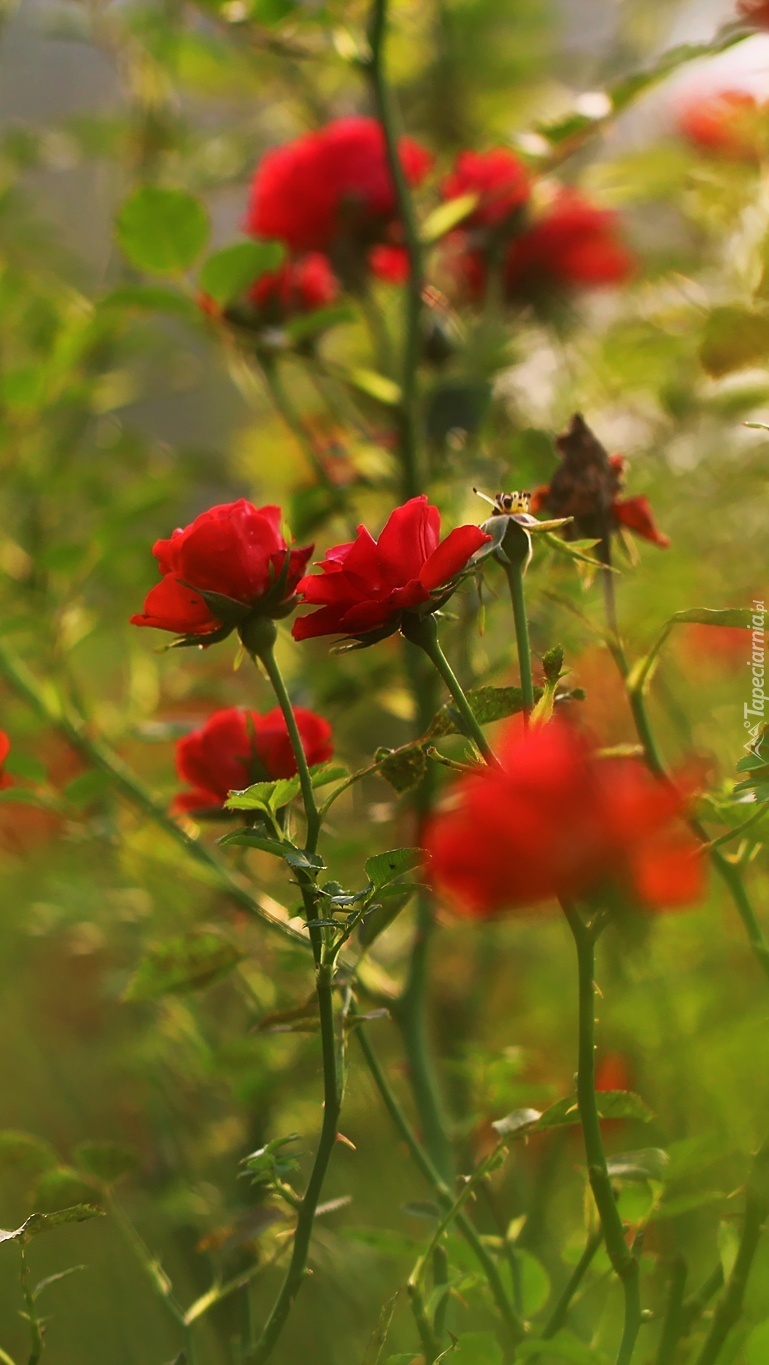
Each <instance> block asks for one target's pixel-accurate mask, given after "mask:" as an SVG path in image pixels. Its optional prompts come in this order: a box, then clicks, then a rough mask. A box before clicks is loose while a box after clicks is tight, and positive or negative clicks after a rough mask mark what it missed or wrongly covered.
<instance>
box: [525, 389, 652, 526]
mask: <svg viewBox="0 0 769 1365" xmlns="http://www.w3.org/2000/svg"><path fill="white" fill-rule="evenodd" d="M555 445H556V450H557V451H558V453H559V455H560V456H561V462H560V464H559V466H558V468H557V469H556V471H555V473H554V475H553V477H552V479H551V481H550V483H549V484H547V485H543V486H541V487H539V488H536V489H535V490H534V493H533V494H532V500H531V507H532V511H534V512H538V511H541V510H543V509H544V510H546V511H547V512H548V514H549V515H550V516H552V517H571V518H572V522H571V524H570V525H569V526H567V527H566V528H565V532H566V534H567V535H571V536H574V537H576V538H578V539H580V538H583V537H584V538H586V539H595V540H603V539H606V538H607V537H608V536H609V535H610V533H611V532H613V531H616V530H618V529H619V527H621V526H625V527H627V528H628V530H630V531H634V532H635V533H636V535H639V536H642V537H643V539H644V540H650V541H652V543H653V544H655V545H659V546H660V547H661V548H663V549H664V548H666V547H667V546H668V545H669V544H670V540H669V538H668V537H667V536H666V535H663V533H662V532H661V531H659V530H658V529H657V527H656V525H655V523H654V518H653V516H652V511H651V508H650V506H649V503H648V500H647V499H646V498H644V497H635V498H622V497H620V496H619V495H620V493H621V491H622V489H623V486H624V478H625V473H626V471H627V461H626V460H625V459H624V457H623V456H622V455H609V454H607V452H606V450H605V449H604V447H603V446H602V445H601V442H600V441H599V440H598V439H597V437H596V436H595V435H594V433H593V432H592V431H591V430H590V427H589V426H588V425H587V423H586V422H585V420H584V418H583V417H581V416H580V414H579V413H575V415H574V417H572V419H571V423H570V425H569V428H568V430H567V431H565V432H563V434H562V435H561V436H558V437H556V441H555Z"/></svg>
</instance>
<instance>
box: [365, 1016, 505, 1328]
mask: <svg viewBox="0 0 769 1365" xmlns="http://www.w3.org/2000/svg"><path fill="white" fill-rule="evenodd" d="M355 1033H356V1037H357V1039H358V1042H359V1044H360V1048H361V1051H362V1053H363V1056H364V1059H365V1061H366V1065H367V1067H368V1069H369V1071H370V1073H371V1078H372V1080H373V1082H374V1084H375V1086H376V1088H377V1090H378V1091H379V1094H380V1097H381V1099H382V1102H383V1104H384V1106H385V1109H386V1110H387V1112H388V1114H389V1115H390V1118H391V1119H392V1121H393V1124H394V1125H395V1127H396V1129H397V1130H398V1132H399V1133H400V1135H401V1137H402V1139H403V1141H404V1142H405V1144H406V1146H407V1147H408V1150H409V1153H410V1155H411V1158H412V1160H413V1161H414V1164H415V1165H416V1167H417V1169H418V1170H419V1171H420V1172H421V1174H422V1175H423V1177H424V1179H425V1180H426V1181H427V1183H428V1184H429V1185H430V1186H431V1187H432V1189H433V1192H434V1194H435V1196H436V1198H437V1200H438V1202H439V1204H440V1206H441V1208H442V1209H444V1210H445V1211H448V1210H449V1209H450V1208H451V1207H452V1206H453V1203H454V1200H453V1198H452V1195H451V1190H450V1188H449V1186H448V1185H447V1184H446V1182H445V1180H443V1178H442V1176H441V1174H440V1172H439V1170H438V1169H437V1168H436V1166H435V1165H434V1163H433V1162H432V1161H431V1159H430V1157H429V1155H428V1153H427V1151H426V1150H425V1148H424V1147H423V1146H422V1145H421V1143H420V1142H419V1141H418V1139H417V1137H416V1135H415V1133H414V1131H413V1129H412V1127H411V1125H410V1123H409V1121H408V1119H407V1118H406V1115H405V1114H404V1112H403V1109H402V1108H401V1106H400V1104H399V1102H398V1099H397V1097H396V1095H395V1094H394V1092H393V1090H392V1087H391V1086H390V1083H389V1081H388V1080H387V1077H386V1076H385V1073H384V1071H383V1070H382V1067H381V1064H380V1062H379V1059H378V1057H377V1055H376V1053H375V1052H374V1049H373V1048H372V1046H371V1043H370V1042H369V1039H368V1034H367V1032H366V1028H365V1025H363V1024H359V1025H358V1026H357V1028H356V1030H355ZM456 1225H457V1230H458V1231H459V1233H460V1234H461V1236H462V1237H463V1238H464V1240H465V1241H466V1242H467V1245H468V1246H469V1247H470V1249H471V1250H472V1252H473V1255H474V1256H475V1258H476V1260H477V1261H478V1264H479V1265H480V1267H481V1269H482V1270H483V1273H484V1275H485V1276H486V1279H487V1281H488V1285H489V1289H490V1291H491V1293H492V1296H493V1298H494V1302H495V1303H496V1305H497V1309H498V1310H499V1314H500V1317H501V1318H502V1321H503V1322H504V1323H505V1326H506V1327H507V1330H508V1332H509V1334H510V1337H511V1339H512V1340H513V1341H520V1340H521V1338H522V1337H523V1335H524V1328H523V1324H522V1322H521V1321H520V1319H519V1318H518V1317H517V1315H516V1313H515V1312H514V1310H513V1308H512V1306H511V1304H510V1302H509V1299H508V1297H507V1293H506V1291H505V1287H504V1284H503V1282H502V1278H501V1276H500V1274H499V1269H498V1267H497V1264H496V1262H495V1260H494V1258H493V1256H492V1255H491V1253H490V1252H489V1250H488V1249H487V1247H486V1246H485V1245H484V1243H483V1241H482V1240H481V1238H480V1236H479V1235H478V1233H477V1231H476V1229H475V1227H474V1226H473V1224H472V1223H471V1222H470V1219H469V1218H468V1217H467V1215H466V1214H464V1213H461V1212H460V1213H459V1214H457V1216H456Z"/></svg>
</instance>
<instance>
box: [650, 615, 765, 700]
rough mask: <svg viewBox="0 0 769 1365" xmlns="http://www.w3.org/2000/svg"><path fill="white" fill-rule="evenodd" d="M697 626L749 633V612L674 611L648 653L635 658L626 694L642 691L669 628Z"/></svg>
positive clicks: (750, 627)
mask: <svg viewBox="0 0 769 1365" xmlns="http://www.w3.org/2000/svg"><path fill="white" fill-rule="evenodd" d="M688 624H694V625H700V626H740V627H742V628H743V629H744V630H752V629H753V628H754V627H753V612H752V610H751V609H750V607H722V608H718V609H713V608H710V607H691V608H689V610H688V611H677V612H676V613H675V615H674V616H671V617H669V618H668V620H667V621H666V622H665V624H664V626H663V627H662V630H661V631H660V633H659V635H658V636H657V639H656V640H655V642H654V644H653V645H652V647H651V649H650V650H649V652H648V654H646V655H644V657H643V658H642V659H637V660H636V662H635V663H634V664H633V667H632V668H631V670H630V672H629V673H628V676H627V686H628V690H629V691H630V692H643V691H644V689H645V687H646V685H647V683H648V681H649V678H650V676H651V672H652V669H653V667H654V665H655V663H656V660H657V655H658V654H659V652H660V650H661V649H662V646H663V645H664V643H665V641H666V640H667V638H668V635H669V634H670V632H671V630H672V629H673V626H676V625H688Z"/></svg>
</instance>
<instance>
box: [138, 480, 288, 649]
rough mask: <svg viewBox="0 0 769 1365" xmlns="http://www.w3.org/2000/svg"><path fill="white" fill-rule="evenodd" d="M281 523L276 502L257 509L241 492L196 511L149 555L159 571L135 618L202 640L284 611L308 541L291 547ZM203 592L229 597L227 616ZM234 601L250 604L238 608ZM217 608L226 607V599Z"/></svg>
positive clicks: (162, 628)
mask: <svg viewBox="0 0 769 1365" xmlns="http://www.w3.org/2000/svg"><path fill="white" fill-rule="evenodd" d="M280 522H281V513H280V508H279V507H254V506H253V504H252V503H250V502H246V501H245V499H244V498H241V499H240V500H239V501H238V502H228V503H223V504H222V505H221V506H219V507H212V508H210V509H209V511H207V512H201V514H200V516H199V517H196V518H195V520H194V521H193V522H192V523H191V524H190V525H189V526H186V527H185V528H184V529H183V530H177V531H174V533H173V535H172V536H171V538H170V539H169V540H158V541H157V542H156V543H155V545H154V546H153V548H152V553H153V554H154V556H155V558H156V559H157V561H158V566H159V568H160V572H161V574H162V575H163V577H162V578H161V581H160V582H159V583H157V584H156V585H155V587H154V588H151V589H150V591H149V593H148V594H147V599H146V601H145V603H144V611H143V612H141V613H139V614H138V615H136V616H132V617H131V622H132V624H133V625H135V626H155V627H156V628H157V629H158V630H170V631H173V632H174V633H175V634H177V635H199V636H201V639H202V641H203V642H205V637H206V636H207V635H217V638H220V635H219V634H218V633H219V632H221V631H222V630H225V631H226V630H227V629H229V630H231V629H233V628H234V625H235V624H238V623H239V621H240V620H245V619H246V617H247V616H248V615H249V614H254V615H266V616H281V615H284V614H285V613H286V611H287V610H290V605H291V602H292V598H293V594H294V592H295V591H296V586H297V584H298V582H299V579H300V578H301V576H302V574H303V573H304V570H305V568H306V566H307V561H308V559H309V558H310V555H311V554H312V550H313V547H312V546H311V545H308V546H305V547H304V548H302V549H295V550H292V549H289V547H288V545H287V544H286V542H285V540H284V538H283V535H282V534H281V529H280ZM201 593H214V594H216V595H217V597H221V598H227V599H229V601H230V603H231V604H233V609H234V610H233V612H232V613H231V614H230V619H229V620H223V619H222V617H221V616H220V615H218V614H217V611H216V610H214V609H213V608H212V607H211V606H209V605H208V604H207V603H206V602H205V600H204V599H203V597H202V596H201ZM239 605H240V606H242V607H244V608H248V609H249V610H248V611H243V612H240V613H239V612H238V610H237V607H238V606H239ZM217 606H219V607H220V608H221V610H222V611H225V609H226V607H227V604H226V603H221V604H217ZM236 618H238V619H237V620H236Z"/></svg>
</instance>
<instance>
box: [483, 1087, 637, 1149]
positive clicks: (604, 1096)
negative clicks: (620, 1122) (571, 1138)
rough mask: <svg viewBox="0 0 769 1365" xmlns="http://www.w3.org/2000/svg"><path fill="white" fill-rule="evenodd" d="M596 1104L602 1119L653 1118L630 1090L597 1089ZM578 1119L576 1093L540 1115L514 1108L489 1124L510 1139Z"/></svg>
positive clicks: (560, 1125) (535, 1112) (576, 1121)
mask: <svg viewBox="0 0 769 1365" xmlns="http://www.w3.org/2000/svg"><path fill="white" fill-rule="evenodd" d="M596 1104H597V1108H598V1115H599V1118H602V1119H640V1120H641V1121H642V1122H643V1123H647V1122H648V1121H649V1119H651V1118H653V1117H654V1116H653V1114H652V1111H651V1109H650V1108H649V1106H648V1105H647V1104H645V1102H644V1101H643V1100H642V1099H641V1096H640V1095H636V1094H634V1093H633V1091H632V1090H600V1091H599V1092H598V1094H597V1095H596ZM526 1114H533V1115H535V1117H534V1118H532V1119H527V1118H526V1117H525V1116H526ZM579 1121H580V1120H579V1108H578V1106H577V1100H576V1096H574V1095H569V1096H567V1098H566V1099H563V1100H558V1101H557V1102H556V1103H555V1104H551V1105H550V1108H549V1109H546V1110H545V1111H544V1113H543V1114H540V1113H538V1111H537V1110H536V1109H531V1110H526V1109H515V1110H513V1112H512V1114H508V1115H507V1117H506V1118H504V1119H497V1121H496V1123H494V1124H492V1127H493V1128H495V1129H496V1131H497V1132H498V1133H499V1135H500V1137H511V1138H513V1139H514V1138H516V1137H518V1136H521V1137H524V1136H525V1137H528V1135H529V1134H530V1133H541V1132H545V1131H547V1129H549V1128H563V1127H565V1126H568V1125H570V1124H576V1123H579Z"/></svg>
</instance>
